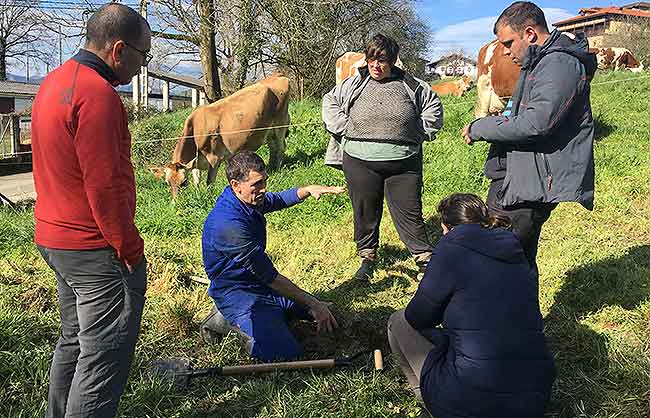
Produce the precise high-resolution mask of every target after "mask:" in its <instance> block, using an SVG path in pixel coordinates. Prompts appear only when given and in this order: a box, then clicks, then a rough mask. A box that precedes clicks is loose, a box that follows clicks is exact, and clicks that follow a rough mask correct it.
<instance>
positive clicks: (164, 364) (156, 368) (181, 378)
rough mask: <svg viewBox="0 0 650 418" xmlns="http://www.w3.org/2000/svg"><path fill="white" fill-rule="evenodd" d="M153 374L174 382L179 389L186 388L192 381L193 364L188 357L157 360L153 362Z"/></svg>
mask: <svg viewBox="0 0 650 418" xmlns="http://www.w3.org/2000/svg"><path fill="white" fill-rule="evenodd" d="M151 374H152V375H153V376H155V377H158V378H162V379H164V380H168V381H170V382H172V383H173V384H174V386H176V388H177V389H185V388H186V387H187V386H189V383H190V377H191V376H192V366H191V365H190V360H189V359H186V358H171V359H161V360H155V361H153V362H152V363H151Z"/></svg>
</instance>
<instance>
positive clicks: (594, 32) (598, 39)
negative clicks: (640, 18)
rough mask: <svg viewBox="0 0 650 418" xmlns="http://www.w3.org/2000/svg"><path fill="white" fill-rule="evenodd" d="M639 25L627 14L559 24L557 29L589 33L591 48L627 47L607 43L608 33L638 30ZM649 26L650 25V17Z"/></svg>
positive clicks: (649, 19)
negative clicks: (587, 21)
mask: <svg viewBox="0 0 650 418" xmlns="http://www.w3.org/2000/svg"><path fill="white" fill-rule="evenodd" d="M638 25H639V23H635V22H630V19H628V18H627V17H626V16H614V17H612V16H609V17H608V18H607V19H597V20H595V21H594V22H592V23H586V24H582V25H577V24H573V25H566V26H558V27H557V29H558V30H560V31H562V32H571V33H584V34H585V35H587V39H588V40H589V46H590V47H591V48H602V47H625V45H605V43H606V40H605V38H606V35H609V34H613V33H617V32H623V31H628V30H638V29H637V28H638ZM647 26H650V18H648V23H647Z"/></svg>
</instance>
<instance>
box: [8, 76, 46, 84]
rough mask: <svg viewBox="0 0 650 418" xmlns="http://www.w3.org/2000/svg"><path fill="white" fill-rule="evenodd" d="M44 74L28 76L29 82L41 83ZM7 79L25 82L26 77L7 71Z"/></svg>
mask: <svg viewBox="0 0 650 418" xmlns="http://www.w3.org/2000/svg"><path fill="white" fill-rule="evenodd" d="M44 78H45V76H41V75H37V76H34V77H31V76H30V77H29V84H41V81H43V79H44ZM7 80H9V81H17V82H19V83H27V77H25V76H22V75H17V74H12V73H7Z"/></svg>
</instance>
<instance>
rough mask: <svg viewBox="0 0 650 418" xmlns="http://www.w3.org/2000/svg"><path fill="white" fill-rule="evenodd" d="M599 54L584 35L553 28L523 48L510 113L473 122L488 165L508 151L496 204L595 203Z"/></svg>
mask: <svg viewBox="0 0 650 418" xmlns="http://www.w3.org/2000/svg"><path fill="white" fill-rule="evenodd" d="M595 71H596V58H595V56H594V55H593V54H590V53H589V52H588V44H587V41H586V39H584V38H576V40H573V39H571V38H569V37H568V36H565V35H562V34H561V33H560V32H558V31H553V32H552V33H551V36H550V37H549V39H548V40H547V41H546V42H545V43H544V45H542V46H538V45H531V46H530V47H528V50H527V52H526V56H525V58H524V63H523V65H522V69H521V74H520V76H519V80H518V82H517V86H516V87H515V91H514V93H513V98H512V100H513V106H512V116H509V117H507V116H489V117H486V118H481V119H477V120H475V121H474V122H472V124H471V126H470V131H469V135H470V138H471V139H472V140H475V141H479V140H484V141H487V142H490V143H492V149H491V150H490V156H489V157H488V162H487V163H486V168H487V165H488V164H490V163H491V162H493V161H491V159H492V158H499V154H501V155H503V154H505V156H506V174H505V179H504V182H503V187H502V192H503V197H502V200H501V202H500V203H501V204H502V205H503V206H511V205H514V204H517V203H521V202H549V203H556V202H567V201H576V202H580V203H581V204H582V205H583V206H584V207H585V208H587V209H589V210H591V209H593V206H594V152H593V146H594V121H593V117H592V114H591V104H590V100H589V94H590V86H589V82H590V80H591V78H592V77H593V75H594V73H595Z"/></svg>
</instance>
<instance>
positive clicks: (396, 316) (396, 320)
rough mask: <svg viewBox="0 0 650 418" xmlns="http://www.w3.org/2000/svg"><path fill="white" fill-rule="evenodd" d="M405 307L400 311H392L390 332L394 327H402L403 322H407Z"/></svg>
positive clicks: (389, 319) (389, 324)
mask: <svg viewBox="0 0 650 418" xmlns="http://www.w3.org/2000/svg"><path fill="white" fill-rule="evenodd" d="M404 312H405V310H404V309H400V310H399V311H395V312H393V313H392V315H391V316H390V318H388V332H389V333H390V332H391V329H392V328H393V327H401V326H402V325H403V324H405V323H406V317H405V316H404Z"/></svg>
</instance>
